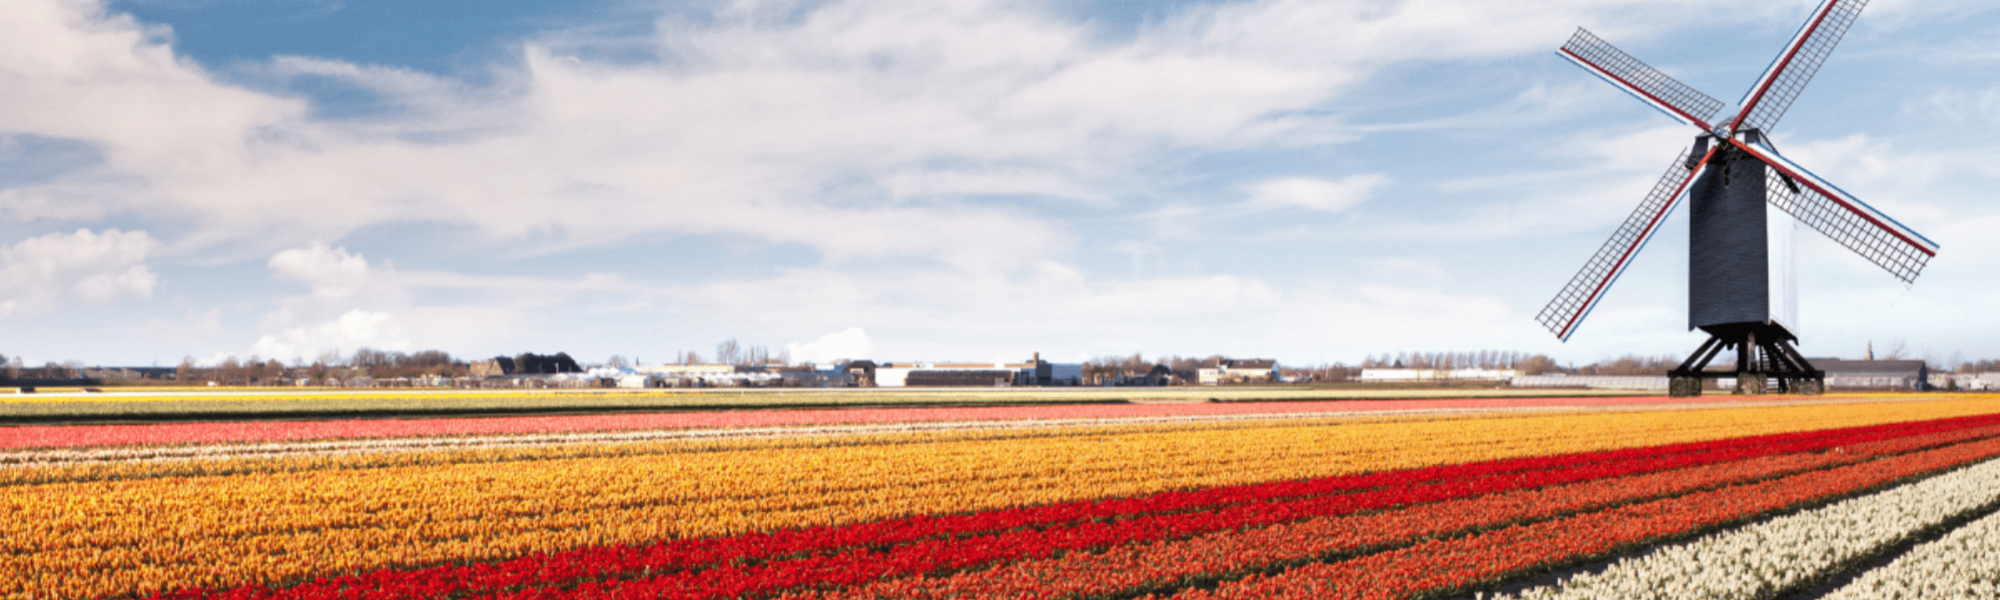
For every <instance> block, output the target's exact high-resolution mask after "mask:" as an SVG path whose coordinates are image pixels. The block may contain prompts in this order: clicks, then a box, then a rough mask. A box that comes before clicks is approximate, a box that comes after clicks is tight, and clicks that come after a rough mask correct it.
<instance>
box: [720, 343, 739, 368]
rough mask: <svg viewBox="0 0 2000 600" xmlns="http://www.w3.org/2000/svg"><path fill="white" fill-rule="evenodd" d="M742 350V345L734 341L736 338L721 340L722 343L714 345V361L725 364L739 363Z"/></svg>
mask: <svg viewBox="0 0 2000 600" xmlns="http://www.w3.org/2000/svg"><path fill="white" fill-rule="evenodd" d="M742 352H743V347H742V346H741V345H739V344H737V343H736V338H730V339H726V340H722V343H720V344H716V345H715V362H718V363H722V364H725V365H734V364H741V363H742V360H743V356H742Z"/></svg>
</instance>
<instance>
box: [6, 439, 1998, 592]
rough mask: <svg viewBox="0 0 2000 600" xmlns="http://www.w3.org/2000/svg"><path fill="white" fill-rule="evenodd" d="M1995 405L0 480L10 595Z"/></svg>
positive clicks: (759, 447)
mask: <svg viewBox="0 0 2000 600" xmlns="http://www.w3.org/2000/svg"><path fill="white" fill-rule="evenodd" d="M1990 412H1991V407H1990V405H1989V404H1987V403H1985V402H1981V401H1975V400H1947V401H1939V402H1885V403H1856V404H1841V405H1815V406H1777V407H1755V408H1732V409H1716V410H1702V411H1660V412H1617V413H1585V414H1564V415H1508V416H1476V417H1459V418H1451V419H1430V420H1407V421H1371V422H1342V421H1317V422H1316V421H1298V420H1293V421H1285V422H1241V423H1221V424H1206V425H1200V426H1191V425H1172V426H1163V425H1155V426H1131V427H1083V428H1063V429H1055V430H1046V431H1043V430H1037V431H1021V432H1005V433H1004V434H995V433H992V432H970V433H967V432H961V433H936V432H932V433H918V434H882V435H874V436H848V437H839V438H801V439H790V440H735V441H717V442H709V443H703V444H694V445H690V444H686V443H668V442H659V443H647V444H624V445H611V446H607V445H594V446H570V445H561V446H550V447H540V448H505V449H478V450H454V451H436V452H418V453H405V454H398V455H377V456H361V457H355V456H319V457H299V458H282V459H234V460H217V461H185V462H177V463H141V464H126V465H111V466H106V465H93V466H91V467H89V468H82V467H49V468H26V469H0V478H11V482H12V483H11V484H4V485H0V517H4V518H0V556H4V557H6V558H5V559H4V560H0V598H24V597H47V596H59V597H106V596H119V595H135V594H147V593H153V592H158V591H163V590H168V589H179V588H188V587H199V588H209V589H221V588H234V587H239V586H244V585H253V584H279V585H289V584H293V583H298V582H301V581H309V580H312V579H314V578H318V577H329V576H338V575H343V574H353V573H372V572H379V571H382V570H384V569H420V568H426V567H435V566H440V565H452V564H467V563H481V564H491V561H503V560H506V559H509V558H516V557H522V556H536V555H554V554H559V553H563V552H569V551H573V550H577V549H582V548H601V547H641V546H647V545H650V544H654V543H656V542H658V541H660V540H680V539H703V538H727V537H729V536H735V535H742V534H748V533H758V532H765V533H768V532H774V531H781V530H789V529H798V528H803V527H814V526H841V525H851V524H855V523H865V522H872V521H884V520H889V519H898V518H906V517H912V516H919V515H949V514H957V513H967V512H973V513H976V512H981V511H991V510H1001V509H1008V508H1017V507H1037V506H1047V505H1060V504H1062V503H1065V502H1078V501H1087V500H1101V499H1109V498H1120V497H1143V496H1147V495H1149V494H1157V493H1160V492H1166V491H1172V490H1192V489H1204V488H1216V487H1224V486H1242V485H1250V484H1258V483H1267V482H1273V481H1291V480H1307V479H1318V478H1328V477H1340V476H1348V475H1357V474H1366V473H1378V472H1385V471H1394V470H1409V469H1421V468H1425V467H1428V466H1434V465H1452V464H1465V463H1475V462H1485V461H1495V460H1510V459H1526V458H1533V457H1537V456H1544V455H1549V454H1569V453H1580V452H1593V451H1604V450H1617V449H1624V448H1631V447H1635V446H1653V445H1663V444H1677V443H1692V442H1703V441H1713V440H1721V439H1728V438H1736V437H1743V436H1750V435H1767V434H1777V433H1785V432H1801V431H1813V430H1821V429H1828V428H1837V427H1853V426H1864V425H1870V424H1882V423H1898V422H1908V421H1915V420H1923V419H1932V418H1939V417H1953V416H1972V415H1982V414H1987V413H1990ZM121 469H122V470H121ZM203 469H209V470H207V471H203ZM113 471H115V472H117V473H118V476H116V477H111V478H105V479H102V480H90V479H87V478H70V479H64V477H69V475H68V474H74V473H95V474H104V473H109V472H113ZM36 478H42V479H41V480H40V481H50V482H47V483H37V481H38V480H37V479H36ZM1329 493H1330V492H1329ZM1243 501H1245V502H1247V501H1249V500H1243ZM1163 510H1164V509H1163ZM1173 510H1183V511H1191V510H1207V509H1202V508H1193V507H1184V508H1181V509H1173ZM1305 517H1306V515H1300V516H1299V517H1298V518H1305ZM1175 531H1180V530H1175ZM1197 534H1199V531H1198V530H1190V531H1186V532H1182V533H1173V534H1172V535H1175V536H1185V535H1197ZM1163 535H1164V534H1163ZM620 576H621V577H622V576H623V575H620Z"/></svg>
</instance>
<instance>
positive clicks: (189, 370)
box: [174, 356, 194, 385]
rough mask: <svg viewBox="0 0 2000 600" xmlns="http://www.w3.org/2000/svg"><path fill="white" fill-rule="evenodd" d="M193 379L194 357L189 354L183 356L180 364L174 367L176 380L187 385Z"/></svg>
mask: <svg viewBox="0 0 2000 600" xmlns="http://www.w3.org/2000/svg"><path fill="white" fill-rule="evenodd" d="M193 379H194V357H193V356H188V357H185V358H182V359H181V364H180V366H177V367H174V381H177V382H180V384H181V385H187V382H188V381H190V380H193Z"/></svg>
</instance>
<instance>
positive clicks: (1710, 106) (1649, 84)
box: [1557, 27, 1722, 129]
mask: <svg viewBox="0 0 2000 600" xmlns="http://www.w3.org/2000/svg"><path fill="white" fill-rule="evenodd" d="M1557 54H1561V55H1562V56H1563V57H1564V58H1567V59H1570V60H1572V61H1575V62H1576V63H1577V64H1578V65H1579V66H1582V67H1583V68H1584V69H1586V70H1589V71H1591V72H1593V73H1596V74H1597V75H1598V76H1599V77H1603V78H1604V79H1605V80H1606V81H1609V82H1611V84H1612V85H1616V86H1618V87H1619V88H1620V89H1623V90H1625V91H1626V92H1629V93H1631V94H1632V95H1634V96H1638V97H1639V99H1640V100H1642V101H1644V102H1645V103H1647V104H1651V105H1653V107H1654V108H1658V109H1660V110H1661V111H1662V112H1665V113H1667V115H1668V116H1671V117H1674V118H1675V119H1678V120H1681V121H1684V122H1687V123H1688V124H1690V125H1694V126H1696V127H1700V128H1702V129H1708V128H1709V122H1711V121H1713V120H1715V113H1716V111H1719V110H1722V101H1721V100H1717V99H1715V98H1711V97H1709V96H1708V95H1707V94H1703V93H1701V92H1699V91H1696V90H1695V89H1694V88H1692V87H1689V86H1688V85H1687V84H1684V83H1681V82H1680V81H1678V80H1675V79H1674V78H1672V77H1668V76H1667V74H1666V73H1661V72H1660V71H1659V69H1655V68H1653V67H1650V66H1647V65H1646V63H1643V62H1639V59H1637V58H1633V57H1632V55H1630V54H1626V53H1625V51H1623V50H1619V49H1618V48H1617V47H1615V46H1612V45H1611V44H1610V43H1609V42H1605V41H1604V40H1603V39H1600V38H1598V37H1597V36H1596V35H1593V34H1591V33H1590V31H1589V30H1586V29H1584V28H1581V27H1578V28H1577V29H1576V34H1575V35H1572V36H1570V38H1569V42H1567V43H1564V44H1563V46H1562V48H1561V49H1559V50H1557Z"/></svg>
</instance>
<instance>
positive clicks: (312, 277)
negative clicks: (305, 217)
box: [265, 243, 368, 299]
mask: <svg viewBox="0 0 2000 600" xmlns="http://www.w3.org/2000/svg"><path fill="white" fill-rule="evenodd" d="M265 264H266V266H268V267H269V268H270V269H271V274H272V275H274V276H276V277H278V278H280V279H290V280H293V281H300V282H304V283H306V284H307V285H311V286H312V288H313V293H314V295H317V296H321V297H323V298H327V299H340V298H345V297H347V296H349V295H352V294H353V293H354V291H355V289H356V288H358V287H360V286H361V285H363V284H365V283H367V281H368V259H367V258H365V257H363V256H361V255H360V254H349V253H348V252H347V249H346V248H338V247H329V246H327V245H326V244H318V243H316V244H313V245H311V246H307V247H304V248H291V249H287V250H284V251H282V252H279V253H277V254H276V255H273V256H272V257H271V260H270V261H269V262H267V263H265Z"/></svg>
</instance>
